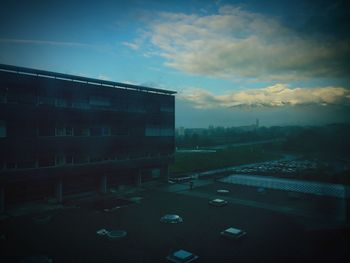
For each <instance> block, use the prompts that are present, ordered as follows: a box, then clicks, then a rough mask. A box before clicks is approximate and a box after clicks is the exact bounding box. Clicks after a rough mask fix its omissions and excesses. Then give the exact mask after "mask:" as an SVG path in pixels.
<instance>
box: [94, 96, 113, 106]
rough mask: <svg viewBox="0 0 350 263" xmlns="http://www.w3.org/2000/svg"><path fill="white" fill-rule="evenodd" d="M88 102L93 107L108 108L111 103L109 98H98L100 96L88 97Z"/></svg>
mask: <svg viewBox="0 0 350 263" xmlns="http://www.w3.org/2000/svg"><path fill="white" fill-rule="evenodd" d="M89 102H90V105H91V106H94V107H110V106H111V101H110V99H109V98H105V97H100V96H90V98H89Z"/></svg>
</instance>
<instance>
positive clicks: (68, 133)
mask: <svg viewBox="0 0 350 263" xmlns="http://www.w3.org/2000/svg"><path fill="white" fill-rule="evenodd" d="M66 136H73V128H72V127H66Z"/></svg>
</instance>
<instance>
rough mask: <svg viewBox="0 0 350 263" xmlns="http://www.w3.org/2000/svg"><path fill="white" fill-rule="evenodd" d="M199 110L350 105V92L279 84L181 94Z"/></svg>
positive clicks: (192, 91) (192, 90)
mask: <svg viewBox="0 0 350 263" xmlns="http://www.w3.org/2000/svg"><path fill="white" fill-rule="evenodd" d="M178 97H179V99H180V100H184V101H187V102H190V103H191V104H192V105H193V107H194V108H197V109H214V108H232V107H282V106H295V105H324V106H325V105H342V106H344V105H345V106H350V90H348V89H345V88H343V87H320V88H293V89H292V88H289V87H288V86H287V85H285V84H276V85H273V86H269V87H266V88H261V89H252V90H245V91H234V92H230V93H228V94H225V95H214V94H212V93H210V92H208V91H206V90H204V89H188V90H185V91H184V92H182V93H180V94H179V95H178Z"/></svg>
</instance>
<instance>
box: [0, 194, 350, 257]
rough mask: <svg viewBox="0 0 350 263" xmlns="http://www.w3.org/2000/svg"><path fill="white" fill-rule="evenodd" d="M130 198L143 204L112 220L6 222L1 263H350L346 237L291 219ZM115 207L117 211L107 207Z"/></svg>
mask: <svg viewBox="0 0 350 263" xmlns="http://www.w3.org/2000/svg"><path fill="white" fill-rule="evenodd" d="M207 191H208V189H206V192H207ZM213 196H215V193H213ZM127 197H142V198H143V199H142V200H141V201H140V200H139V199H138V198H135V200H138V202H134V203H132V204H129V205H127V206H124V205H125V204H127V203H125V202H121V204H123V205H121V206H120V207H121V208H119V209H116V210H114V211H112V212H104V211H99V207H97V206H96V205H86V202H85V203H84V205H81V207H80V208H78V207H76V208H69V209H57V210H52V211H46V212H44V213H41V216H45V215H49V216H50V217H49V218H48V220H43V222H38V220H33V218H34V217H36V216H38V215H34V214H27V215H22V216H17V217H9V218H7V219H5V220H2V221H0V224H1V225H0V227H1V234H4V235H5V238H4V240H1V241H0V242H1V258H0V262H19V261H20V260H21V259H23V258H25V257H27V256H31V255H39V254H40V255H42V254H44V255H48V256H49V257H51V258H52V259H53V262H65V263H66V262H165V257H166V256H167V255H168V254H170V253H171V252H173V251H174V250H178V249H185V250H188V251H191V252H193V253H195V254H197V255H198V256H199V260H198V262H349V261H348V259H349V255H350V252H349V245H350V239H349V231H348V230H345V229H335V230H317V231H310V230H307V229H306V228H305V227H304V226H303V225H301V224H300V223H298V222H299V221H298V220H296V219H295V218H294V217H292V216H288V215H285V214H281V213H278V212H274V211H271V210H266V209H260V208H256V207H249V206H243V205H239V204H233V203H229V204H228V205H227V206H225V207H212V206H210V205H209V204H208V202H207V200H205V199H203V198H200V197H196V196H191V195H183V194H179V193H176V192H166V191H161V190H151V189H147V190H144V191H141V192H138V193H134V194H133V195H131V196H127ZM111 198H112V199H113V198H114V199H115V198H116V197H111ZM110 203H113V204H114V205H115V204H116V203H115V202H111V201H109V202H106V203H105V204H110ZM117 203H118V202H117ZM100 208H102V207H100ZM167 213H175V214H179V215H180V216H182V217H183V219H184V222H183V223H181V224H173V225H167V224H162V223H160V222H159V219H160V217H161V216H162V215H164V214H167ZM43 218H45V217H43ZM230 226H233V227H237V228H242V229H244V230H246V231H247V233H248V234H247V237H246V238H245V239H244V240H241V241H239V242H231V241H230V240H225V239H223V238H222V237H221V236H220V234H219V233H220V231H222V230H224V229H226V228H228V227H230ZM101 228H106V229H115V230H118V229H121V230H126V231H127V232H128V235H127V237H126V238H124V239H121V240H117V241H111V240H107V239H105V238H101V237H99V236H97V235H96V231H97V230H99V229H101Z"/></svg>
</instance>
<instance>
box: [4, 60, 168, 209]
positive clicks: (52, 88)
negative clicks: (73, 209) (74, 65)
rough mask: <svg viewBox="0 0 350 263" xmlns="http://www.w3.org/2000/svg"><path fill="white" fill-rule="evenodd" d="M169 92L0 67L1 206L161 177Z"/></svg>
mask: <svg viewBox="0 0 350 263" xmlns="http://www.w3.org/2000/svg"><path fill="white" fill-rule="evenodd" d="M174 94H175V92H173V91H168V90H160V89H154V88H147V87H142V86H136V85H129V84H123V83H116V82H111V81H104V80H98V79H91V78H84V77H78V76H72V75H67V74H60V73H53V72H48V71H42V70H35V69H28V68H20V67H14V66H9V65H0V185H1V202H2V204H3V205H2V206H4V203H5V202H6V203H7V202H12V201H16V200H17V201H18V200H22V199H26V198H41V197H43V196H48V195H50V194H56V197H57V198H58V200H59V201H61V200H62V196H63V197H64V195H66V194H70V193H76V192H81V191H90V190H94V189H96V188H98V189H99V190H100V191H101V192H106V191H107V188H108V187H111V186H118V185H123V184H129V183H140V182H141V181H143V180H149V179H152V178H158V177H159V178H161V177H163V178H165V177H167V169H168V168H167V167H168V165H169V164H170V163H171V162H173V159H174V116H175V111H174V109H175V104H174V103H175V102H174Z"/></svg>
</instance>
